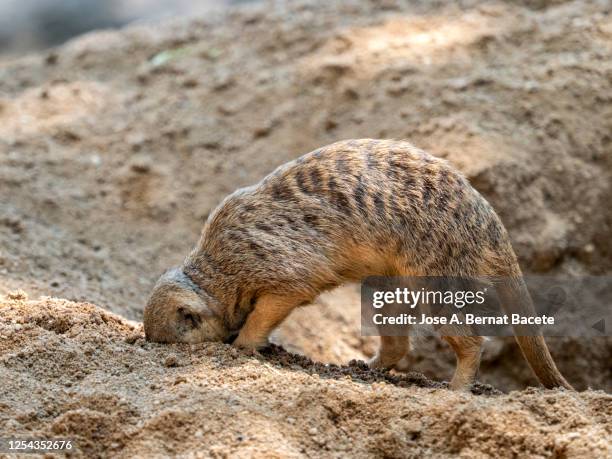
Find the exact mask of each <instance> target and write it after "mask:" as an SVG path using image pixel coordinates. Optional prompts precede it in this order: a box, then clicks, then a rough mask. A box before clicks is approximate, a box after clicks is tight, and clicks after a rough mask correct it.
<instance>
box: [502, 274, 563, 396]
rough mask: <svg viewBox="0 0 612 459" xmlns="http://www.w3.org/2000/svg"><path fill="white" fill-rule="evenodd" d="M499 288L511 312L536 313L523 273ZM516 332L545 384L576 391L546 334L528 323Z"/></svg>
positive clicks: (532, 366) (539, 377)
mask: <svg viewBox="0 0 612 459" xmlns="http://www.w3.org/2000/svg"><path fill="white" fill-rule="evenodd" d="M496 287H497V293H498V295H499V299H500V301H501V304H502V307H503V308H504V310H505V311H506V312H507V313H515V314H520V315H524V316H527V315H529V316H531V315H535V309H534V307H533V303H532V301H531V296H530V295H529V291H528V290H527V286H526V285H525V282H524V280H523V278H522V277H521V276H518V277H516V276H514V277H508V278H505V279H504V280H503V281H502V282H500V283H499V284H498V285H497V286H496ZM514 334H515V339H516V341H517V343H518V345H519V347H520V348H521V351H522V353H523V355H524V356H525V359H526V360H527V362H528V363H529V366H530V367H531V369H532V371H533V372H534V374H535V375H536V376H537V378H538V379H539V381H540V382H541V383H542V385H543V386H544V387H546V388H547V389H553V388H555V387H565V388H566V389H570V390H574V388H573V387H572V386H571V385H570V383H568V382H567V381H566V380H565V378H564V377H563V375H562V374H561V373H560V372H559V370H558V369H557V366H556V365H555V362H554V360H553V358H552V356H551V355H550V351H549V350H548V346H547V345H546V341H544V337H543V336H542V335H540V334H536V333H535V332H534V329H533V328H532V327H531V326H528V325H524V326H521V325H516V326H514Z"/></svg>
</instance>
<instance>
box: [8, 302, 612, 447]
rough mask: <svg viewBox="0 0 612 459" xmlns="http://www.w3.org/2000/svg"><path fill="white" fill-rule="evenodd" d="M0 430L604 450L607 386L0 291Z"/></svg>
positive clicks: (141, 441)
mask: <svg viewBox="0 0 612 459" xmlns="http://www.w3.org/2000/svg"><path fill="white" fill-rule="evenodd" d="M0 378H1V379H2V381H3V384H2V389H0V391H1V392H0V394H1V398H0V400H2V402H1V403H2V409H1V410H0V430H1V431H2V432H3V435H5V436H6V435H21V436H29V437H37V436H43V437H63V438H71V439H73V440H74V442H75V445H76V448H75V451H74V453H75V454H82V455H84V456H87V457H95V456H100V455H107V456H112V457H130V456H134V455H139V456H145V455H146V456H151V455H175V454H188V453H189V454H194V455H201V456H213V457H294V456H304V455H305V456H308V457H321V456H328V455H329V456H335V455H344V456H350V457H367V456H372V455H374V456H384V457H406V456H410V457H422V456H423V455H437V456H441V457H445V456H456V455H464V456H466V457H467V456H469V457H480V456H482V455H490V456H495V457H516V456H522V457H525V456H539V457H545V456H546V457H549V456H555V457H606V456H607V455H609V454H610V453H612V449H610V443H609V438H610V435H611V433H612V432H611V431H610V426H611V425H612V397H611V396H609V395H606V394H605V393H603V392H601V391H600V392H595V391H587V392H583V393H580V394H576V393H568V392H565V391H562V390H558V391H541V390H538V389H529V390H526V391H523V392H512V393H511V394H509V395H502V394H500V393H499V392H496V391H494V390H491V389H490V388H489V390H485V391H479V392H480V393H481V394H482V395H473V394H458V393H453V392H451V391H448V390H447V389H445V388H444V387H443V386H442V385H441V384H439V383H434V382H432V381H429V380H427V379H425V378H423V377H422V376H419V375H416V374H414V375H408V376H402V377H398V376H394V375H390V374H389V373H385V372H380V371H371V370H369V369H367V368H365V367H364V365H363V364H360V363H358V362H352V363H351V364H350V365H348V366H344V367H337V366H333V365H331V366H330V365H323V364H315V363H313V362H312V361H310V360H309V359H307V358H305V357H300V356H295V355H292V354H288V353H287V352H286V351H283V350H282V349H279V348H276V347H272V348H271V349H269V350H266V351H264V352H263V353H261V354H257V355H248V354H245V353H242V352H239V351H237V350H236V349H234V348H232V347H230V346H227V345H222V344H201V345H192V346H189V345H172V346H164V345H158V344H151V343H147V342H146V341H145V340H144V336H143V332H142V328H141V326H140V325H137V324H134V323H132V322H128V321H126V320H124V319H121V318H120V317H118V316H115V315H114V314H111V313H108V312H106V311H104V310H102V309H100V308H97V307H95V306H93V305H91V304H86V303H72V302H69V301H65V300H57V299H50V298H49V299H43V300H41V301H27V300H25V299H16V300H11V299H8V298H4V299H2V300H1V302H0Z"/></svg>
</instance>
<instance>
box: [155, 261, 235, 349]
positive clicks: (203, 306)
mask: <svg viewBox="0 0 612 459" xmlns="http://www.w3.org/2000/svg"><path fill="white" fill-rule="evenodd" d="M144 329H145V336H146V338H147V340H149V341H156V342H159V343H200V342H205V341H224V342H227V341H233V338H235V337H233V336H232V334H231V333H230V332H229V330H227V328H226V327H225V325H224V324H223V321H222V320H221V318H220V317H217V316H216V315H215V313H214V312H213V310H212V309H211V307H210V305H209V304H207V302H206V299H205V295H204V293H203V292H200V291H198V289H197V287H196V286H195V285H194V284H193V283H192V282H191V281H190V279H189V278H187V276H186V275H185V274H184V273H183V272H182V270H180V269H179V268H174V269H171V270H169V271H168V272H166V273H165V274H164V275H163V276H162V277H161V278H160V279H159V280H158V282H157V284H156V285H155V287H154V288H153V292H152V293H151V297H150V298H149V301H148V302H147V305H146V307H145V310H144Z"/></svg>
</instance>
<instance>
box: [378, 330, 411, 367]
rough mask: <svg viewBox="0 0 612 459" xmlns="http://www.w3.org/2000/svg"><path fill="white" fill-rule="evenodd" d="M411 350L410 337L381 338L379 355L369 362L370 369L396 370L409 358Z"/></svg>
mask: <svg viewBox="0 0 612 459" xmlns="http://www.w3.org/2000/svg"><path fill="white" fill-rule="evenodd" d="M409 348H410V340H409V338H408V336H381V337H380V347H379V348H378V352H377V354H376V355H375V356H374V357H373V358H371V359H370V360H369V361H368V365H369V366H370V368H388V369H392V368H396V366H397V365H398V364H399V363H400V362H402V360H403V359H404V357H406V356H407V354H408V351H409Z"/></svg>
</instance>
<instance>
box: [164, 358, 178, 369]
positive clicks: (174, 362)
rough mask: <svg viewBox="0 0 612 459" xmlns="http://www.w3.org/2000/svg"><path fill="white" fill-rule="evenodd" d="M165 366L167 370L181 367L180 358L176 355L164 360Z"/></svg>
mask: <svg viewBox="0 0 612 459" xmlns="http://www.w3.org/2000/svg"><path fill="white" fill-rule="evenodd" d="M164 366H165V367H167V368H171V367H178V366H179V360H178V357H177V356H176V355H169V356H168V357H166V359H165V360H164Z"/></svg>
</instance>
